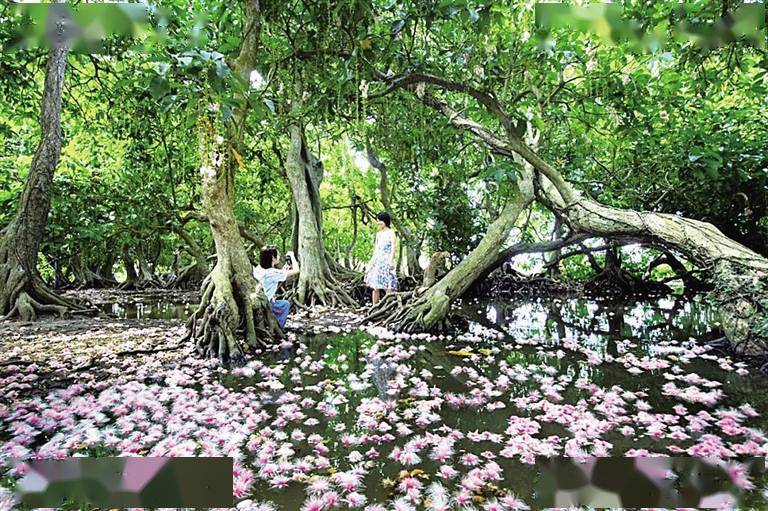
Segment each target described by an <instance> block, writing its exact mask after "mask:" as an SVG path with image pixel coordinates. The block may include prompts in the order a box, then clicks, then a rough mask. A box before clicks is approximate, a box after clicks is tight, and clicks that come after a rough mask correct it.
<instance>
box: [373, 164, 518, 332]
mask: <svg viewBox="0 0 768 511" xmlns="http://www.w3.org/2000/svg"><path fill="white" fill-rule="evenodd" d="M530 184H531V180H530V175H528V176H527V177H522V178H521V179H519V180H518V185H517V188H516V190H515V192H514V193H513V194H512V196H511V197H510V198H509V202H508V203H507V205H506V206H505V207H504V209H503V210H502V212H501V214H500V215H499V217H498V218H497V219H496V220H495V221H494V222H493V223H492V224H491V225H490V226H489V227H488V231H487V232H486V234H485V236H484V237H483V239H482V240H481V241H480V243H479V244H478V245H477V247H475V249H474V250H472V252H471V253H470V254H469V255H468V256H467V257H465V258H464V259H463V260H462V261H461V262H460V263H459V264H458V265H457V266H456V267H454V268H453V269H452V270H451V271H449V272H448V273H447V274H446V275H445V276H444V277H443V278H442V279H440V280H439V281H437V283H436V284H435V285H433V286H432V287H430V288H429V289H427V290H426V292H424V293H423V294H421V295H418V294H417V295H415V297H414V299H413V300H412V301H409V302H408V303H402V302H401V300H402V297H401V296H400V294H399V293H396V294H391V295H388V296H386V297H385V298H384V299H383V300H382V301H381V302H380V304H379V305H378V306H376V307H375V308H374V309H373V311H372V312H371V314H370V315H369V316H368V317H367V318H366V321H368V322H374V323H379V324H383V325H387V326H388V327H389V328H391V329H392V330H394V331H399V332H408V333H413V332H420V331H433V330H437V331H446V330H448V328H449V326H450V325H449V323H448V321H447V315H448V311H449V308H450V305H451V303H452V302H453V301H454V300H455V299H457V298H459V297H460V296H461V295H462V294H464V292H465V291H467V289H469V288H470V286H472V284H473V283H474V282H475V281H476V280H478V279H479V278H481V276H482V275H484V274H485V273H487V271H488V268H489V267H491V266H492V265H493V264H495V262H496V261H497V259H498V258H499V256H500V254H501V253H503V252H504V249H505V247H506V245H507V240H508V238H509V234H510V232H511V230H512V227H513V226H514V225H515V222H516V221H517V219H518V217H519V216H520V213H522V212H523V211H524V210H525V208H526V207H527V206H528V204H530V202H531V199H532V196H533V190H532V189H531V186H530Z"/></svg>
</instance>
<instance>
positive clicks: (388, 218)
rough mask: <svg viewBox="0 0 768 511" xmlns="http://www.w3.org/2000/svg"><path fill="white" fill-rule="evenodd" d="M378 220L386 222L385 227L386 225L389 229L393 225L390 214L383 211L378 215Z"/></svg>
mask: <svg viewBox="0 0 768 511" xmlns="http://www.w3.org/2000/svg"><path fill="white" fill-rule="evenodd" d="M376 220H381V221H382V222H384V225H386V226H387V227H389V225H390V224H391V223H392V217H391V216H389V213H387V212H386V211H382V212H381V213H379V214H378V215H376Z"/></svg>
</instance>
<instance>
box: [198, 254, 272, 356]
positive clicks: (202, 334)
mask: <svg viewBox="0 0 768 511" xmlns="http://www.w3.org/2000/svg"><path fill="white" fill-rule="evenodd" d="M233 284H234V285H233ZM202 289H203V292H202V298H201V300H200V305H199V306H198V308H197V309H196V310H195V312H194V313H193V314H192V316H191V317H190V318H189V320H188V321H187V334H186V336H185V337H184V341H188V340H193V341H194V343H195V349H196V351H197V353H198V354H199V355H200V356H203V357H206V358H218V360H219V362H220V363H221V364H222V365H231V366H238V365H241V364H242V363H244V361H245V352H244V349H243V345H241V343H240V342H238V340H237V336H236V332H237V329H238V328H240V327H242V328H243V330H244V331H245V338H246V345H247V346H249V347H251V348H264V347H266V346H267V343H266V339H280V338H282V337H283V334H282V332H281V331H280V327H279V326H278V325H277V320H276V319H275V317H274V314H273V313H272V311H271V310H270V308H269V303H268V302H267V300H266V297H265V296H263V293H262V294H261V295H256V296H243V295H242V293H240V291H239V289H238V287H237V286H236V279H235V278H231V277H230V276H229V275H228V272H226V271H225V270H223V269H220V268H219V267H217V268H214V270H213V271H212V272H211V273H210V274H209V275H208V276H207V277H206V278H205V280H204V281H203V286H202Z"/></svg>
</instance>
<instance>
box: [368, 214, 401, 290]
mask: <svg viewBox="0 0 768 511" xmlns="http://www.w3.org/2000/svg"><path fill="white" fill-rule="evenodd" d="M391 222H392V218H391V217H390V216H389V213H387V212H381V213H379V214H378V215H376V225H377V226H378V228H379V232H377V233H376V245H375V247H374V249H373V257H372V258H371V261H370V262H369V263H368V271H367V273H366V275H365V283H366V284H367V285H368V287H370V288H371V289H373V294H372V297H371V298H372V300H373V304H374V305H376V304H377V303H379V299H380V298H381V291H382V290H384V291H385V292H386V293H387V294H389V293H391V292H392V291H394V290H396V289H397V274H396V273H395V243H396V242H397V240H396V238H395V231H393V230H392V229H390V227H389V226H390V223H391Z"/></svg>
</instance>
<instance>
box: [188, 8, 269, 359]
mask: <svg viewBox="0 0 768 511" xmlns="http://www.w3.org/2000/svg"><path fill="white" fill-rule="evenodd" d="M243 9H244V12H245V20H244V23H243V25H244V29H243V41H242V45H241V47H240V53H239V55H238V57H237V59H236V60H235V61H234V62H233V63H232V67H233V72H235V73H237V74H239V75H240V76H242V77H243V78H244V79H245V80H246V81H247V80H248V78H249V75H250V73H251V71H252V70H253V68H254V67H255V63H256V50H257V47H258V44H259V34H260V26H261V25H260V15H261V13H260V8H259V2H258V0H246V1H244V2H243ZM238 99H239V100H240V102H241V107H240V108H237V109H235V111H234V113H233V116H232V119H231V121H230V123H229V125H228V126H226V127H225V126H224V125H223V123H222V120H221V116H220V114H219V108H220V105H219V104H218V103H215V102H210V101H208V100H205V101H202V102H201V105H200V107H199V111H198V137H199V138H198V147H199V152H200V173H201V176H202V189H201V195H202V199H203V210H204V212H205V214H206V216H207V217H208V221H209V224H210V226H211V232H212V234H213V240H214V244H215V247H216V257H217V260H216V265H215V266H214V268H213V270H212V271H211V273H210V274H209V275H208V276H207V277H206V278H205V280H204V281H203V285H202V298H201V301H200V306H199V307H198V308H197V309H196V310H195V312H194V313H193V314H192V316H191V317H190V318H189V320H188V322H187V339H189V340H192V341H193V342H194V343H195V347H196V349H197V352H198V353H199V354H200V355H201V356H206V357H217V358H218V359H219V361H220V362H221V363H222V364H230V363H231V364H238V363H240V362H241V361H242V358H243V349H242V348H241V347H240V344H239V343H238V342H237V339H236V331H237V328H238V327H239V326H241V325H242V326H243V328H244V330H245V338H246V342H247V344H248V345H249V346H252V347H256V346H258V345H259V344H264V342H265V341H266V340H268V339H276V338H281V337H282V335H283V334H282V332H281V331H280V327H279V325H278V324H277V319H276V318H275V316H274V314H273V313H272V311H271V309H270V306H269V301H268V300H267V297H266V295H265V294H264V293H263V291H262V290H261V287H260V286H259V283H258V282H257V281H256V279H255V277H254V276H253V268H252V266H251V262H250V260H249V259H248V253H247V252H246V250H245V246H244V245H243V240H242V237H241V235H240V227H239V225H238V223H237V219H236V217H235V210H234V203H235V170H236V164H237V161H236V160H238V159H240V157H239V155H240V152H241V148H242V134H243V130H244V129H245V118H246V113H247V105H248V103H247V98H246V97H240V98H238Z"/></svg>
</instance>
